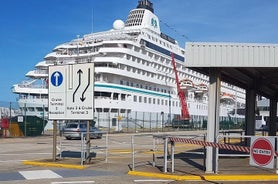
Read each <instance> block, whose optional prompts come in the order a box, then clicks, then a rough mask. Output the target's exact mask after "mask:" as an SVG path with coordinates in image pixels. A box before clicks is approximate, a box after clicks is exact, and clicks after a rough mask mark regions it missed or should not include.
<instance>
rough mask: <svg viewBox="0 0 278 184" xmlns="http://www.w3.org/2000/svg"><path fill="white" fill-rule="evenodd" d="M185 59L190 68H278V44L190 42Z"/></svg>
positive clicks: (187, 44)
mask: <svg viewBox="0 0 278 184" xmlns="http://www.w3.org/2000/svg"><path fill="white" fill-rule="evenodd" d="M185 58H186V65H187V66H188V67H278V44H252V43H218V42H215V43H214V42H207V43H206V42H188V43H186V46H185ZM276 60H277V62H275V61H276Z"/></svg>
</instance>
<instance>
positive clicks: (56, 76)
mask: <svg viewBox="0 0 278 184" xmlns="http://www.w3.org/2000/svg"><path fill="white" fill-rule="evenodd" d="M54 77H55V86H58V85H59V81H58V80H59V77H60V74H59V73H58V72H55V74H54Z"/></svg>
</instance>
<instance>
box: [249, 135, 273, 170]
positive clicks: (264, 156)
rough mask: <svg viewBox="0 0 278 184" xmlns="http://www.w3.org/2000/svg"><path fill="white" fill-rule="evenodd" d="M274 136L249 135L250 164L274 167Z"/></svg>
mask: <svg viewBox="0 0 278 184" xmlns="http://www.w3.org/2000/svg"><path fill="white" fill-rule="evenodd" d="M274 143H275V139H274V137H256V136H253V137H251V147H250V165H253V166H261V167H267V168H273V167H274Z"/></svg>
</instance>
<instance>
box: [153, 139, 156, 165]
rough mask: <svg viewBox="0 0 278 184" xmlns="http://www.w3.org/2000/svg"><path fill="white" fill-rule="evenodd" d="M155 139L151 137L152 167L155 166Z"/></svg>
mask: <svg viewBox="0 0 278 184" xmlns="http://www.w3.org/2000/svg"><path fill="white" fill-rule="evenodd" d="M155 141H156V138H154V137H153V167H155V150H156V147H155Z"/></svg>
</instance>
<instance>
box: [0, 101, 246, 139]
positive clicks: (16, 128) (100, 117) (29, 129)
mask: <svg viewBox="0 0 278 184" xmlns="http://www.w3.org/2000/svg"><path fill="white" fill-rule="evenodd" d="M178 116H179V115H178V114H170V113H165V112H158V113H153V112H133V111H125V112H121V111H113V112H109V111H108V112H95V113H94V117H93V118H92V119H94V121H95V122H96V123H95V126H96V127H98V128H100V129H101V130H102V131H107V132H109V133H114V132H131V133H136V132H166V131H167V132H168V131H179V130H204V129H206V128H207V116H197V115H191V118H190V120H189V121H180V120H178V118H177V117H178ZM0 119H1V122H0V123H1V126H0V127H1V131H0V136H4V137H5V136H9V137H17V136H38V135H42V134H45V133H52V130H53V122H52V121H51V120H48V107H46V106H38V105H37V103H36V104H31V103H26V104H22V105H21V107H19V105H18V103H17V102H4V101H0ZM67 122H68V121H58V130H59V131H60V132H61V131H62V130H63V127H64V126H65V125H66V123H67ZM244 124H245V120H244V118H232V117H230V116H228V117H220V129H222V130H229V129H243V128H244Z"/></svg>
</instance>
